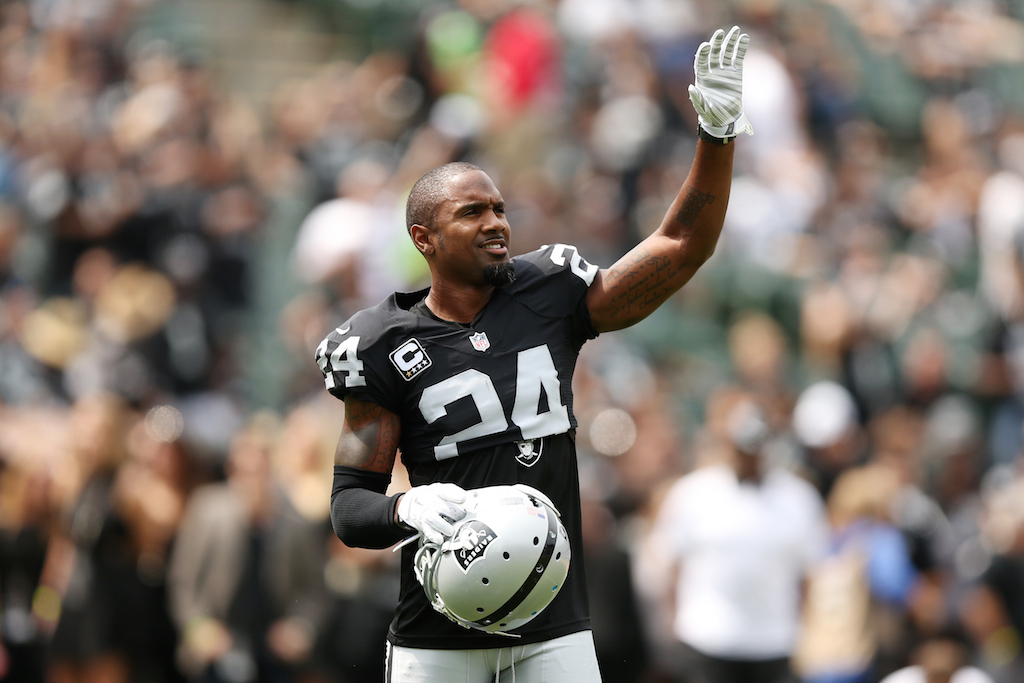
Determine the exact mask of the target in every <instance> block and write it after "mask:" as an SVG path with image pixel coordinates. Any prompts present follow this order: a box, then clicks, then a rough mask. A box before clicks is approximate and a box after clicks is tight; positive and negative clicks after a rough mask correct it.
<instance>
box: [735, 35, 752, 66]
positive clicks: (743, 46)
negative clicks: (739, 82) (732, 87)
mask: <svg viewBox="0 0 1024 683" xmlns="http://www.w3.org/2000/svg"><path fill="white" fill-rule="evenodd" d="M749 46H750V36H748V35H747V34H746V33H744V34H743V35H741V36H740V39H739V40H738V41H736V56H734V57H733V59H732V68H734V69H736V70H737V71H741V70H742V69H743V58H744V57H746V56H747V47H749Z"/></svg>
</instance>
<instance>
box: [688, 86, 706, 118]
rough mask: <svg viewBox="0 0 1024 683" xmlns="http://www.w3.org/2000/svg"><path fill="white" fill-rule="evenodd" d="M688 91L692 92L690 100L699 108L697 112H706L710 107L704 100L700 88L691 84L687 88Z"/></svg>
mask: <svg viewBox="0 0 1024 683" xmlns="http://www.w3.org/2000/svg"><path fill="white" fill-rule="evenodd" d="M687 91H688V92H689V93H690V102H692V103H693V108H694V109H696V110H697V113H698V114H700V113H702V112H706V111H707V110H708V107H707V104H706V103H705V102H704V96H703V95H701V94H700V90H697V87H696V86H694V85H691V86H690V87H689V88H687Z"/></svg>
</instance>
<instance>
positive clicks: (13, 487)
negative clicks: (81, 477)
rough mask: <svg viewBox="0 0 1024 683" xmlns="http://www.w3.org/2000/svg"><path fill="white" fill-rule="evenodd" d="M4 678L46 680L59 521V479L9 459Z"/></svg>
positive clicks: (0, 494)
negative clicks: (53, 548)
mask: <svg viewBox="0 0 1024 683" xmlns="http://www.w3.org/2000/svg"><path fill="white" fill-rule="evenodd" d="M0 500H2V501H3V504H2V506H0V606H2V607H3V620H2V621H0V679H6V680H11V681H24V682H25V683H43V681H44V680H46V677H45V674H46V661H47V660H46V647H47V640H48V637H49V635H50V633H49V630H48V628H47V624H46V621H47V619H46V617H45V616H43V614H40V612H45V609H41V608H40V605H41V604H42V603H43V602H46V601H45V600H43V599H41V596H42V595H48V597H49V600H48V602H49V606H50V607H52V606H53V605H54V603H55V596H54V595H53V594H52V589H48V588H47V587H45V586H41V584H40V579H41V577H42V573H43V564H44V562H45V560H46V549H47V546H48V544H49V542H50V537H51V534H52V533H54V531H55V525H56V522H57V512H58V510H57V506H56V500H55V496H54V491H53V480H52V477H51V476H50V473H49V471H48V470H47V466H46V465H45V464H39V463H35V464H33V463H24V464H16V463H7V464H6V465H5V467H4V468H3V469H2V470H0Z"/></svg>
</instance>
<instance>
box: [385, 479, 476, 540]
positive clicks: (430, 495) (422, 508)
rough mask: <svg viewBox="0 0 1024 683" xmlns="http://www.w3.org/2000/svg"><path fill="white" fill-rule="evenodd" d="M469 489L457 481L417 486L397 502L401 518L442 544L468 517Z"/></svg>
mask: <svg viewBox="0 0 1024 683" xmlns="http://www.w3.org/2000/svg"><path fill="white" fill-rule="evenodd" d="M465 502H466V492H465V491H464V490H463V489H462V488H461V487H459V486H457V485H455V484H440V483H438V484H427V485H426V486H414V487H412V488H411V489H409V490H408V491H406V492H405V493H404V494H403V495H402V498H401V500H399V501H398V511H397V512H398V521H400V522H402V523H403V524H406V525H408V526H411V527H412V528H413V529H415V530H416V531H418V532H420V534H422V536H423V538H424V539H426V540H427V541H429V542H431V543H437V544H438V545H441V544H442V543H444V541H445V540H446V539H447V538H450V537H451V535H452V533H453V532H454V531H455V522H457V521H459V520H460V519H462V518H463V517H465V516H466V508H465V507H463V506H462V503H465Z"/></svg>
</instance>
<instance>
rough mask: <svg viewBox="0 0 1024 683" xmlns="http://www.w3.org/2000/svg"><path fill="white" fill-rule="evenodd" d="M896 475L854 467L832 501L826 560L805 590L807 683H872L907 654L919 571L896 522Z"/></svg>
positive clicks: (801, 663) (802, 669)
mask: <svg viewBox="0 0 1024 683" xmlns="http://www.w3.org/2000/svg"><path fill="white" fill-rule="evenodd" d="M898 491H899V478H898V475H897V474H896V472H894V471H892V470H890V469H888V468H885V467H882V466H879V465H869V466H862V467H856V468H852V469H848V470H846V471H845V472H843V473H842V474H841V475H840V476H839V478H838V479H837V480H836V483H835V486H834V487H833V489H832V491H831V493H830V494H829V497H828V518H829V525H830V527H831V534H830V541H829V552H828V555H827V557H826V558H825V559H824V560H823V561H822V562H821V563H820V564H818V566H816V567H815V568H814V571H813V572H812V574H811V577H810V581H809V584H808V590H807V602H806V608H805V610H804V617H803V635H802V637H801V641H800V646H799V648H798V649H797V653H796V657H795V660H796V664H797V670H798V671H799V673H800V674H801V676H802V679H803V680H804V681H806V682H807V683H819V682H820V683H824V682H828V683H866V682H867V681H870V680H874V679H875V678H876V677H877V676H879V675H884V674H886V673H889V672H891V671H892V670H893V668H895V667H894V661H895V662H898V661H901V660H900V657H905V655H906V652H905V650H904V649H905V648H906V647H907V643H908V639H909V633H908V631H907V629H906V627H905V619H906V614H907V610H908V603H909V601H910V599H911V593H912V590H913V589H914V584H915V581H916V578H917V574H916V572H915V570H914V567H913V565H912V564H911V562H910V553H909V550H908V548H907V544H906V541H905V539H904V538H903V535H902V534H901V533H900V531H899V529H897V528H896V527H895V526H894V525H893V524H892V522H891V510H892V507H893V504H894V499H895V496H896V494H897V492H898Z"/></svg>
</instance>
